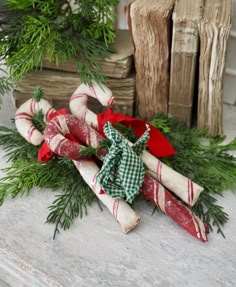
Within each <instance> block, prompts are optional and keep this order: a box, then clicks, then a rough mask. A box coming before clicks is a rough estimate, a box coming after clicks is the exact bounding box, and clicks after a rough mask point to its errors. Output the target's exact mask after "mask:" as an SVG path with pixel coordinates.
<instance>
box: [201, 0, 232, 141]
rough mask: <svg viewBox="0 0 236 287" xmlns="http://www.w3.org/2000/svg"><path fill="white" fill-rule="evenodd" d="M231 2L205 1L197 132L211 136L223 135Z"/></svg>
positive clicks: (219, 0) (230, 0) (227, 0)
mask: <svg viewBox="0 0 236 287" xmlns="http://www.w3.org/2000/svg"><path fill="white" fill-rule="evenodd" d="M231 14H232V0H224V1H222V0H205V7H204V13H203V18H202V21H201V23H200V43H201V45H200V51H201V52H200V68H199V93H198V123H197V126H198V128H206V129H208V132H209V135H210V136H213V137H214V136H218V135H222V134H223V123H222V103H223V74H224V68H225V56H226V47H227V40H228V37H229V32H230V28H231V18H232V17H231V16H232V15H231Z"/></svg>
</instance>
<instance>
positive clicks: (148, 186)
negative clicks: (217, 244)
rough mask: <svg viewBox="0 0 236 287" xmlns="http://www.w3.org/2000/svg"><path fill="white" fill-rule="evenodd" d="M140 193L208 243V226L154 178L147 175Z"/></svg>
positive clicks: (188, 230)
mask: <svg viewBox="0 0 236 287" xmlns="http://www.w3.org/2000/svg"><path fill="white" fill-rule="evenodd" d="M140 192H141V193H142V194H143V195H144V196H145V197H146V198H148V199H149V200H150V201H152V202H153V203H154V204H156V205H157V206H158V207H159V208H160V209H161V210H162V211H163V212H164V213H166V214H167V215H169V216H170V217H171V218H172V219H173V220H174V221H175V222H176V223H177V224H179V225H180V226H182V227H183V228H184V229H185V230H186V231H187V232H189V233H190V234H192V235H193V236H194V237H196V238H197V239H199V240H201V241H203V242H205V241H207V233H208V226H207V225H205V224H204V223H203V222H202V220H201V219H200V218H199V217H197V216H196V215H195V214H194V213H193V212H192V211H191V210H190V209H188V208H187V207H186V206H185V205H184V204H182V203H181V202H180V201H179V200H177V199H176V198H175V197H174V196H173V195H172V194H171V193H170V192H169V191H168V190H167V189H165V188H164V187H163V186H162V185H161V184H160V183H159V182H158V181H156V180H155V179H154V178H152V177H151V176H149V175H148V174H145V178H144V183H143V185H142V187H141V189H140Z"/></svg>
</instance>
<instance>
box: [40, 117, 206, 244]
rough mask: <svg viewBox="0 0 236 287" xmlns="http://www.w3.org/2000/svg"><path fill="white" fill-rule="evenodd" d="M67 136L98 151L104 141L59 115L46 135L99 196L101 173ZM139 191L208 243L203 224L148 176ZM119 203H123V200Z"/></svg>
mask: <svg viewBox="0 0 236 287" xmlns="http://www.w3.org/2000/svg"><path fill="white" fill-rule="evenodd" d="M68 133H72V134H73V135H74V136H75V137H76V138H77V139H78V140H79V142H80V143H81V144H83V145H86V146H92V147H94V148H98V147H99V145H100V142H101V141H102V140H104V138H103V137H102V136H101V135H100V134H99V133H98V132H97V131H96V130H95V129H93V128H92V127H90V126H88V125H87V124H86V123H85V122H82V121H81V120H79V119H78V118H76V117H74V116H72V115H65V116H57V117H56V118H54V119H53V120H52V121H50V122H49V123H48V125H47V127H46V129H45V132H44V137H45V141H46V142H47V144H48V145H49V147H50V148H51V149H52V150H53V151H54V152H55V153H57V154H59V155H61V156H64V157H67V158H70V159H72V160H75V161H77V163H76V166H77V168H78V170H79V171H80V172H81V175H82V176H83V177H84V179H85V181H86V182H87V183H88V184H89V185H90V186H91V187H92V189H93V190H96V191H95V192H96V194H97V193H100V190H101V188H100V187H99V185H98V184H97V187H95V186H94V184H95V183H96V175H97V173H98V171H99V170H98V167H97V166H96V165H94V163H93V162H86V161H85V159H84V157H83V155H82V153H81V151H82V147H83V146H82V145H81V144H80V143H78V142H73V141H70V140H69V139H66V138H65V137H64V135H65V134H68ZM106 152H107V151H106V150H98V152H97V156H98V157H102V156H103V155H105V154H106ZM140 191H141V192H142V193H143V194H144V195H145V196H146V197H147V198H149V199H150V200H152V201H153V202H154V203H155V204H156V205H157V206H159V207H160V208H161V209H162V210H163V211H164V212H165V213H166V214H168V215H169V216H170V217H171V218H172V219H173V220H175V221H176V222H177V223H178V224H179V225H181V226H182V227H183V228H185V229H186V230H187V231H188V232H189V233H191V234H192V235H193V236H195V237H196V238H198V239H199V240H202V241H206V240H207V237H206V233H207V229H206V227H205V225H204V223H203V222H202V221H201V220H200V219H199V218H197V217H196V216H195V215H194V214H193V213H191V211H190V210H189V209H188V208H187V207H186V206H185V205H183V204H181V203H180V202H179V201H178V200H177V199H175V198H174V197H173V196H172V195H171V194H170V193H169V192H168V191H167V190H165V189H164V187H163V186H162V185H161V184H160V183H159V182H157V181H156V180H155V179H154V178H152V177H151V176H150V175H149V174H145V179H144V184H143V186H142V188H141V190H140ZM102 196H104V195H100V197H99V198H101V197H102ZM106 196H108V195H106ZM111 200H112V199H109V201H110V202H111ZM116 202H117V200H116V199H113V202H112V204H111V205H110V207H108V208H109V209H110V211H112V213H113V214H114V209H116V208H114V204H116ZM120 202H122V204H124V202H123V201H120ZM119 214H120V216H121V217H122V219H123V220H125V221H126V223H125V224H127V217H128V215H125V213H124V211H122V212H120V213H119ZM132 217H133V216H132ZM129 218H130V217H129ZM117 219H118V220H119V222H120V220H121V218H118V212H117ZM133 220H134V223H135V225H136V224H137V218H136V219H135V217H133ZM133 220H132V222H133ZM128 221H130V219H128ZM128 225H129V226H130V225H131V224H130V223H129V224H128ZM131 226H132V225H131Z"/></svg>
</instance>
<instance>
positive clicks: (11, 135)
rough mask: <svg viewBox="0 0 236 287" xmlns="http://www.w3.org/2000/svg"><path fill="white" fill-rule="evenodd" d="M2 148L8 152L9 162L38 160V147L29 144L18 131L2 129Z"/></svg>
mask: <svg viewBox="0 0 236 287" xmlns="http://www.w3.org/2000/svg"><path fill="white" fill-rule="evenodd" d="M0 146H2V147H3V150H5V151H6V157H7V159H8V161H13V162H14V161H16V160H28V159H35V158H37V154H38V147H36V146H34V145H32V144H30V143H28V142H27V141H26V140H25V139H24V138H23V137H22V136H21V135H20V134H19V132H18V131H17V130H16V129H10V128H6V127H0Z"/></svg>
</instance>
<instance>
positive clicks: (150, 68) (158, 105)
mask: <svg viewBox="0 0 236 287" xmlns="http://www.w3.org/2000/svg"><path fill="white" fill-rule="evenodd" d="M173 5H174V0H149V1H146V0H136V1H134V2H132V3H131V4H130V5H129V7H128V11H127V14H128V24H129V28H130V31H131V35H132V40H133V43H134V48H135V52H134V60H135V68H136V100H137V103H136V109H137V115H138V116H140V117H141V118H143V119H147V120H148V119H151V118H153V116H154V115H155V114H156V113H157V112H164V113H167V110H168V95H169V56H170V52H169V50H170V49H169V47H170V22H171V19H170V16H171V13H172V9H173Z"/></svg>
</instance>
